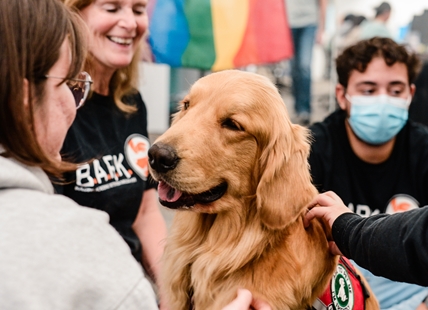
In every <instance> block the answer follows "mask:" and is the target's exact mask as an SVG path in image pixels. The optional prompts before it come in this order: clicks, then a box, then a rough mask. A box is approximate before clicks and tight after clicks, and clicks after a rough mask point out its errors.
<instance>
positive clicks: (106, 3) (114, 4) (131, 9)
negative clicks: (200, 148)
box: [81, 0, 148, 70]
mask: <svg viewBox="0 0 428 310" xmlns="http://www.w3.org/2000/svg"><path fill="white" fill-rule="evenodd" d="M146 6H147V0H95V1H94V2H92V3H91V4H90V5H89V6H87V7H85V8H84V9H82V10H81V16H82V18H83V20H84V21H85V22H86V24H87V25H88V28H89V31H90V41H89V45H90V46H89V51H90V53H91V54H92V55H93V56H94V57H95V59H96V60H97V62H99V63H100V64H101V65H102V66H104V67H106V68H110V69H114V70H116V69H120V68H123V67H126V66H127V65H129V64H130V63H131V61H132V58H133V56H134V54H135V52H136V51H137V49H138V46H139V44H140V41H141V38H142V36H143V35H144V33H145V32H146V30H147V28H148V16H147V9H146Z"/></svg>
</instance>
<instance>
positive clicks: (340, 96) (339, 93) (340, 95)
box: [336, 84, 348, 111]
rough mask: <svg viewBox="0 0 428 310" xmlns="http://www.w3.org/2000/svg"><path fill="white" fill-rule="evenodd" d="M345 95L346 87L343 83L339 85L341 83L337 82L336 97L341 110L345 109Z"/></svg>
mask: <svg viewBox="0 0 428 310" xmlns="http://www.w3.org/2000/svg"><path fill="white" fill-rule="evenodd" d="M345 95H346V88H345V87H344V86H343V85H341V84H337V85H336V99H337V104H338V105H339V107H340V108H341V109H342V110H345V111H346V101H347V100H348V99H346V97H345Z"/></svg>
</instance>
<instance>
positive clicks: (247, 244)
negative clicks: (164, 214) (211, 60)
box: [149, 70, 338, 310]
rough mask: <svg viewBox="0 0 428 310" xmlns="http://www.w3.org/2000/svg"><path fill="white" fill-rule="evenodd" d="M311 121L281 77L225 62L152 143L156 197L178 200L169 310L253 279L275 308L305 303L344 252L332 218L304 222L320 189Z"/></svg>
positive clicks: (224, 297) (166, 282)
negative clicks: (291, 103)
mask: <svg viewBox="0 0 428 310" xmlns="http://www.w3.org/2000/svg"><path fill="white" fill-rule="evenodd" d="M308 138H309V137H308V131H307V129H306V128H304V127H302V126H299V125H295V124H292V123H291V122H290V120H289V116H288V114H287V110H286V107H285V105H284V103H283V101H282V98H281V96H280V95H279V93H278V91H277V89H276V88H275V86H274V85H273V84H272V83H271V82H270V81H269V80H268V79H267V78H266V77H263V76H261V75H257V74H253V73H248V72H242V71H238V70H228V71H222V72H218V73H213V74H210V75H208V76H206V77H203V78H201V79H199V80H198V81H197V82H196V83H195V84H194V85H193V86H192V88H191V90H190V93H189V94H188V95H187V96H186V97H185V98H184V100H183V101H182V102H181V109H180V111H179V112H178V113H177V114H176V115H175V116H174V120H173V123H172V125H171V127H170V128H169V129H168V130H167V131H166V132H165V133H164V134H163V135H162V136H160V137H159V138H158V139H157V140H156V141H155V143H154V144H153V146H152V147H151V148H150V150H149V162H150V171H151V174H152V176H153V177H154V178H155V179H156V180H158V181H159V187H158V191H159V200H160V202H161V204H163V205H164V206H166V207H169V208H172V209H177V210H178V212H177V213H176V214H175V217H174V219H173V223H172V226H171V231H170V235H169V237H168V240H167V244H166V248H165V253H164V259H163V265H162V267H163V276H162V278H161V283H163V287H161V292H162V293H163V297H164V298H165V299H166V303H167V308H168V309H171V310H188V309H192V308H193V309H197V310H209V309H215V310H219V309H221V308H222V307H223V306H225V305H226V304H228V303H229V302H230V301H231V300H232V299H234V298H235V296H236V292H237V289H238V288H247V289H249V290H250V291H252V292H253V294H254V296H255V297H257V298H261V299H263V300H265V301H267V302H268V303H269V304H270V305H271V307H272V308H273V309H281V310H286V309H308V307H310V306H311V305H312V304H313V302H314V301H315V299H316V298H317V297H318V296H319V295H321V294H322V293H323V291H324V290H325V289H326V286H327V284H328V282H329V280H330V279H331V276H332V274H333V272H334V271H335V268H336V264H337V261H338V257H335V256H333V255H331V254H330V252H329V249H328V241H327V237H326V226H325V225H323V224H322V223H321V222H319V221H317V220H314V221H313V222H312V224H311V225H310V226H309V227H308V228H306V229H305V227H304V225H303V216H304V213H305V212H306V209H305V206H306V205H307V204H308V203H309V202H310V201H311V200H312V199H313V198H314V196H315V195H316V194H317V190H316V189H315V187H314V186H313V185H312V183H311V176H310V173H309V167H308V162H307V157H308V153H309V147H310V145H309V142H308Z"/></svg>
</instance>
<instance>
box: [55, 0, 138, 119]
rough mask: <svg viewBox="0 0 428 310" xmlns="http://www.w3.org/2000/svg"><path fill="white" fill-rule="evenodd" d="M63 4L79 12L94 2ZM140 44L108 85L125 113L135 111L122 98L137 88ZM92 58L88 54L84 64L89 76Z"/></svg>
mask: <svg viewBox="0 0 428 310" xmlns="http://www.w3.org/2000/svg"><path fill="white" fill-rule="evenodd" d="M62 1H63V2H64V4H65V5H66V6H67V7H69V8H71V9H72V10H75V11H76V12H79V11H81V10H82V9H84V8H85V7H87V6H89V5H91V4H92V3H93V2H94V0H62ZM140 54H141V44H140V45H139V46H138V48H137V51H136V52H135V54H134V56H133V57H132V61H131V63H130V64H129V65H128V66H126V67H124V68H121V69H118V70H116V71H115V73H114V74H113V76H112V78H111V80H110V83H109V93H110V94H112V95H113V98H114V102H115V104H116V106H117V108H118V109H119V110H121V111H123V112H125V113H133V112H135V111H137V108H136V107H135V106H134V105H131V104H126V103H124V102H123V101H122V98H123V96H125V95H128V94H132V93H135V92H136V89H137V87H138V84H137V83H138V62H139V60H140ZM93 63H94V56H93V55H92V54H91V53H90V52H89V53H88V57H87V59H86V62H85V70H86V71H87V72H89V74H93V69H92V68H93Z"/></svg>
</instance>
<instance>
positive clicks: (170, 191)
mask: <svg viewBox="0 0 428 310" xmlns="http://www.w3.org/2000/svg"><path fill="white" fill-rule="evenodd" d="M158 194H159V198H160V199H161V200H163V201H168V202H174V201H177V200H178V199H179V198H180V197H181V195H182V192H180V191H179V190H177V189H175V188H172V187H171V186H169V185H168V184H166V183H165V182H163V181H160V182H159V185H158Z"/></svg>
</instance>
